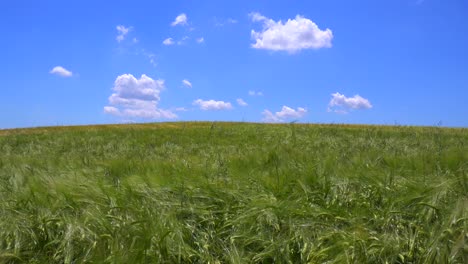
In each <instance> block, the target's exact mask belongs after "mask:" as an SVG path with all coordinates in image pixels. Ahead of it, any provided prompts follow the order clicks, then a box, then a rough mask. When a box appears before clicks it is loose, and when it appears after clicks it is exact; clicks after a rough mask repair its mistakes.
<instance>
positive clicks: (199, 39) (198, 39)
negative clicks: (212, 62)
mask: <svg viewBox="0 0 468 264" xmlns="http://www.w3.org/2000/svg"><path fill="white" fill-rule="evenodd" d="M203 42H205V39H204V38H203V37H201V38H197V43H203Z"/></svg>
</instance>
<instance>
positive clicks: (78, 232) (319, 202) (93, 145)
mask: <svg viewBox="0 0 468 264" xmlns="http://www.w3.org/2000/svg"><path fill="white" fill-rule="evenodd" d="M467 209H468V130H467V129H463V128H459V129H455V128H451V129H450V128H440V127H390V126H389V127H385V126H351V125H305V124H279V125H272V124H248V123H202V122H199V123H197V122H193V123H161V124H141V125H138V124H136V125H109V126H82V127H50V128H35V129H16V130H0V263H468V245H467V241H468V210H467Z"/></svg>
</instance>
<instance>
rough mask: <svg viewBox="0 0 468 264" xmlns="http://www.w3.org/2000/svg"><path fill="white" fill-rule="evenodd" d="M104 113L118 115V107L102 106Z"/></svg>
mask: <svg viewBox="0 0 468 264" xmlns="http://www.w3.org/2000/svg"><path fill="white" fill-rule="evenodd" d="M104 113H106V114H111V115H115V116H118V115H120V111H119V109H118V108H116V107H113V106H104Z"/></svg>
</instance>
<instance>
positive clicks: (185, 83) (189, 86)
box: [182, 79, 192, 88]
mask: <svg viewBox="0 0 468 264" xmlns="http://www.w3.org/2000/svg"><path fill="white" fill-rule="evenodd" d="M182 84H183V85H184V86H185V87H187V88H192V83H191V82H189V80H187V79H183V80H182Z"/></svg>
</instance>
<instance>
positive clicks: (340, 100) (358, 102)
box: [327, 93, 372, 114]
mask: <svg viewBox="0 0 468 264" xmlns="http://www.w3.org/2000/svg"><path fill="white" fill-rule="evenodd" d="M370 108H372V104H371V103H370V102H369V100H367V99H366V98H363V97H361V96H359V95H355V96H353V97H346V96H345V95H343V94H340V93H334V94H332V99H331V100H330V102H329V103H328V109H327V111H328V112H335V113H338V114H347V113H348V110H354V109H370Z"/></svg>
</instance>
